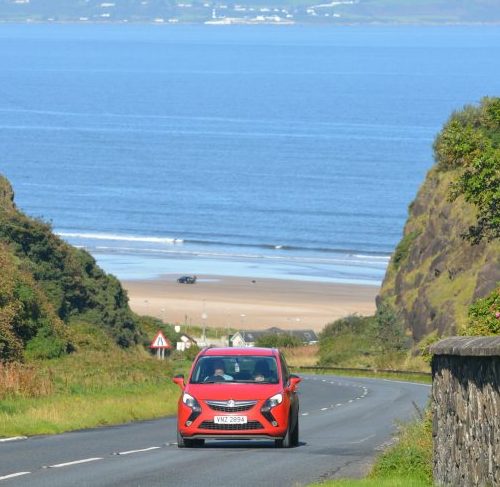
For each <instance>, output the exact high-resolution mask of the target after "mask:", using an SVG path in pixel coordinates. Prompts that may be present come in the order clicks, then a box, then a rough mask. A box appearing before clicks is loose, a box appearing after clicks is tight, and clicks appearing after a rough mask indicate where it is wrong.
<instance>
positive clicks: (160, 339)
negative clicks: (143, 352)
mask: <svg viewBox="0 0 500 487" xmlns="http://www.w3.org/2000/svg"><path fill="white" fill-rule="evenodd" d="M149 348H156V349H165V348H172V344H171V343H170V340H169V339H168V338H165V335H164V334H163V333H162V332H161V331H159V332H158V333H157V334H156V336H155V337H154V339H153V341H152V342H151V345H149Z"/></svg>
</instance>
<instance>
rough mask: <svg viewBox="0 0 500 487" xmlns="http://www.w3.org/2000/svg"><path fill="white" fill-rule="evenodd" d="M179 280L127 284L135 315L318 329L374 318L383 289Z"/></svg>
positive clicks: (192, 322) (265, 281)
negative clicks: (345, 320) (351, 319)
mask: <svg viewBox="0 0 500 487" xmlns="http://www.w3.org/2000/svg"><path fill="white" fill-rule="evenodd" d="M178 277H179V276H178V274H163V275H162V276H160V277H159V278H154V279H141V280H126V279H124V280H122V281H121V282H122V285H123V287H124V288H125V289H126V290H127V293H128V296H129V304H130V307H131V309H132V310H133V311H134V312H136V313H138V314H144V315H149V316H154V317H156V318H159V319H161V320H163V321H165V322H168V323H175V324H179V325H184V324H186V325H199V326H201V325H202V324H203V319H202V315H203V314H204V313H205V314H206V319H205V322H206V326H208V327H229V328H235V329H255V330H256V329H265V328H269V327H272V326H276V327H280V328H284V329H313V330H314V331H316V332H318V331H320V330H321V329H322V328H323V327H324V326H325V325H326V324H328V323H330V322H332V321H334V320H336V319H338V318H341V317H344V316H347V315H350V314H355V313H356V314H360V315H369V314H373V313H374V312H375V297H376V295H377V294H378V292H379V289H380V286H372V285H363V284H339V283H329V282H317V281H298V280H291V279H272V278H247V277H235V276H219V275H214V274H204V275H199V276H198V280H197V282H196V284H178V283H177V278H178Z"/></svg>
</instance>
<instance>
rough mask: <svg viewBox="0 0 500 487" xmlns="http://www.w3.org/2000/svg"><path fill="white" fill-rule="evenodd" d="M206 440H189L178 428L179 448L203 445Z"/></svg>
mask: <svg viewBox="0 0 500 487" xmlns="http://www.w3.org/2000/svg"><path fill="white" fill-rule="evenodd" d="M204 444H205V440H189V439H188V438H184V437H183V436H182V435H181V432H180V431H179V430H177V448H194V447H195V446H203V445H204Z"/></svg>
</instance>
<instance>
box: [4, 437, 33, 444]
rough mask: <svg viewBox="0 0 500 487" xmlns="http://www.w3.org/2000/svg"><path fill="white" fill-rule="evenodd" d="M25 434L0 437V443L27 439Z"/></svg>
mask: <svg viewBox="0 0 500 487" xmlns="http://www.w3.org/2000/svg"><path fill="white" fill-rule="evenodd" d="M27 439H28V437H27V436H11V437H10V438H0V443H5V442H7V441H18V440H27Z"/></svg>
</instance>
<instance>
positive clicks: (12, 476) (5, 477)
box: [0, 472, 31, 480]
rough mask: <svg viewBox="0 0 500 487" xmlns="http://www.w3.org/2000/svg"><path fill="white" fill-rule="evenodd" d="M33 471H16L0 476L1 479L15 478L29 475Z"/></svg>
mask: <svg viewBox="0 0 500 487" xmlns="http://www.w3.org/2000/svg"><path fill="white" fill-rule="evenodd" d="M29 473H31V472H16V473H11V474H9V475H4V476H3V477H0V480H7V479H13V478H14V477H20V476H21V475H28V474H29Z"/></svg>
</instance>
